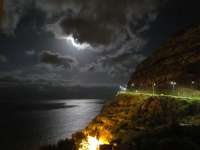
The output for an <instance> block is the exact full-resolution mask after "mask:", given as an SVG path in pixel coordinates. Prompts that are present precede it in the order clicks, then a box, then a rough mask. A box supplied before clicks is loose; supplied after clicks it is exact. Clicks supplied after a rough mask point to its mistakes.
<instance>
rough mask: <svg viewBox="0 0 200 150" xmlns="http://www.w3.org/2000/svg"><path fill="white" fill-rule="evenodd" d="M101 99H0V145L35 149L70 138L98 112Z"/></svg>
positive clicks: (9, 149) (7, 149)
mask: <svg viewBox="0 0 200 150" xmlns="http://www.w3.org/2000/svg"><path fill="white" fill-rule="evenodd" d="M104 103H105V100H102V99H66V100H51V101H46V100H45V101H22V102H0V148H1V149H2V150H35V149H37V148H38V147H39V146H40V145H46V144H55V143H57V142H58V141H59V140H61V139H66V138H70V137H71V135H72V134H73V133H75V132H77V131H80V130H81V129H83V128H84V127H86V126H87V124H88V123H89V122H90V121H91V120H92V119H93V118H94V117H95V116H96V115H98V114H99V112H100V111H101V109H102V106H103V104H104Z"/></svg>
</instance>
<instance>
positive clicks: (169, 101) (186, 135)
mask: <svg viewBox="0 0 200 150" xmlns="http://www.w3.org/2000/svg"><path fill="white" fill-rule="evenodd" d="M199 125H200V102H198V101H187V100H184V99H174V98H169V97H151V96H144V95H129V94H119V95H117V96H116V98H115V100H114V101H112V102H110V103H108V104H107V105H105V106H104V108H103V109H102V112H101V113H100V114H99V115H98V116H97V117H96V118H95V119H94V120H93V121H92V122H91V123H90V124H89V125H88V126H87V127H86V128H85V129H84V130H83V131H81V132H80V133H77V134H75V135H74V139H75V141H76V142H77V143H81V141H82V140H83V139H84V138H86V137H87V136H93V137H98V139H100V140H104V141H105V140H106V141H108V142H109V143H117V144H118V146H119V147H118V148H116V149H119V150H129V149H130V150H165V149H185V148H187V149H188V150H189V149H199V148H200V140H199V139H200V126H199ZM178 143H179V144H178ZM183 145H184V146H183ZM120 147H121V148H120Z"/></svg>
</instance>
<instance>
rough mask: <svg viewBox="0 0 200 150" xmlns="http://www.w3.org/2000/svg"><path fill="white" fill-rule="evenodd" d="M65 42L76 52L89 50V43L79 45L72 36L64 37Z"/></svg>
mask: <svg viewBox="0 0 200 150" xmlns="http://www.w3.org/2000/svg"><path fill="white" fill-rule="evenodd" d="M64 39H66V40H67V42H70V43H71V44H72V45H73V46H74V47H75V48H76V49H77V50H84V49H88V48H91V45H90V44H89V43H79V42H78V40H77V39H75V38H74V37H73V36H72V35H69V36H66V37H64Z"/></svg>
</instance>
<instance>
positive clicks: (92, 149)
mask: <svg viewBox="0 0 200 150" xmlns="http://www.w3.org/2000/svg"><path fill="white" fill-rule="evenodd" d="M103 144H109V143H108V142H107V141H104V140H98V139H97V138H96V137H91V136H88V137H87V140H85V141H83V142H82V143H81V144H80V148H79V150H99V146H100V145H103Z"/></svg>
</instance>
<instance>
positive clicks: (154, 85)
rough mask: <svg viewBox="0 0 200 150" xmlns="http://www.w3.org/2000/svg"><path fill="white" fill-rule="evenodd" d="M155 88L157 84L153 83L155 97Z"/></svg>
mask: <svg viewBox="0 0 200 150" xmlns="http://www.w3.org/2000/svg"><path fill="white" fill-rule="evenodd" d="M155 87H156V83H153V85H152V90H153V95H155Z"/></svg>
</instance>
